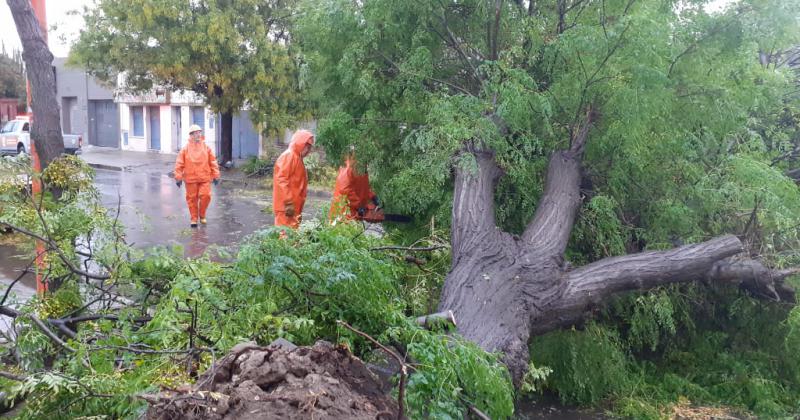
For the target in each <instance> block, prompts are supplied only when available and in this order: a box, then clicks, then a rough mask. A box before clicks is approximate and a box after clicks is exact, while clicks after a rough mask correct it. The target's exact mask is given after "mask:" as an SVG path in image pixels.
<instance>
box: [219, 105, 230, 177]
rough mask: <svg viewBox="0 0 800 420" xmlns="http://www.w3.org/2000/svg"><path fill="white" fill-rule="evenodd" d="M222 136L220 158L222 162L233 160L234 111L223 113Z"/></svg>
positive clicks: (221, 122)
mask: <svg viewBox="0 0 800 420" xmlns="http://www.w3.org/2000/svg"><path fill="white" fill-rule="evenodd" d="M220 126H221V130H222V137H221V142H222V144H220V160H221V161H222V164H223V165H224V164H227V163H228V162H231V161H233V112H230V111H227V112H223V113H222V119H221V121H220Z"/></svg>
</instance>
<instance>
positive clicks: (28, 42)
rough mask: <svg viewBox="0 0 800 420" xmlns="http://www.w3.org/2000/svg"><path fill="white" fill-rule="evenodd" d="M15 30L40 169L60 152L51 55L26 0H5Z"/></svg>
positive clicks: (59, 132) (62, 147)
mask: <svg viewBox="0 0 800 420" xmlns="http://www.w3.org/2000/svg"><path fill="white" fill-rule="evenodd" d="M6 1H7V2H8V6H9V8H11V14H12V15H13V16H14V23H15V24H16V27H17V33H18V34H19V37H20V40H21V41H22V51H23V52H22V57H23V59H24V60H25V66H26V68H27V75H28V80H29V81H30V85H31V108H32V109H33V122H32V123H31V132H30V137H31V144H33V145H34V146H35V147H36V152H37V153H38V155H39V160H40V162H41V166H42V168H41V169H45V168H46V167H47V165H49V164H50V162H52V161H53V160H54V159H56V158H57V157H59V156H61V154H62V153H64V140H63V138H62V135H61V121H60V115H59V107H58V100H57V99H56V79H55V72H54V71H53V54H52V53H51V52H50V50H49V49H48V48H47V43H46V42H45V40H44V37H43V35H42V30H41V28H40V27H39V21H38V19H36V15H34V13H33V9H32V8H31V4H30V1H29V0H6Z"/></svg>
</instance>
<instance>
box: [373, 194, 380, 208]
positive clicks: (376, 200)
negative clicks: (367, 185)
mask: <svg viewBox="0 0 800 420" xmlns="http://www.w3.org/2000/svg"><path fill="white" fill-rule="evenodd" d="M372 204H374V205H375V207H380V206H381V203H380V202H379V201H378V196H377V195H376V196H374V197H372Z"/></svg>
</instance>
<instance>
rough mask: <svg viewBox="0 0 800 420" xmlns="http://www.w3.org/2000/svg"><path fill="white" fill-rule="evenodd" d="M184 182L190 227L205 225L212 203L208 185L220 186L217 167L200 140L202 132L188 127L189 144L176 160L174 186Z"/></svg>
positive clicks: (215, 160)
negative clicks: (199, 224) (212, 183)
mask: <svg viewBox="0 0 800 420" xmlns="http://www.w3.org/2000/svg"><path fill="white" fill-rule="evenodd" d="M184 182H185V183H186V204H188V205H189V217H190V218H191V219H190V220H191V221H190V226H191V227H193V228H194V227H197V222H198V221H199V222H200V223H202V224H206V223H207V221H206V210H207V209H208V204H209V203H210V202H211V182H214V185H217V184H218V183H219V164H217V158H216V157H215V156H214V152H212V151H211V148H210V147H208V146H207V145H206V143H205V141H204V139H203V130H202V129H201V128H200V127H199V126H197V125H192V126H191V127H189V143H188V144H187V145H186V146H185V147H184V148H183V149H181V151H180V153H178V160H176V161H175V184H176V185H177V186H178V188H180V187H181V184H183V183H184Z"/></svg>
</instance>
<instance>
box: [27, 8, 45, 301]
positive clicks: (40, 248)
mask: <svg viewBox="0 0 800 420" xmlns="http://www.w3.org/2000/svg"><path fill="white" fill-rule="evenodd" d="M45 3H46V0H31V6H32V7H33V13H34V14H35V15H36V19H37V20H39V28H40V29H41V30H42V36H43V37H44V42H45V43H47V9H46V4H45ZM27 87H28V89H27V93H28V95H27V96H28V115H31V116H32V118H31V119H30V122H31V124H33V123H34V120H35V119H36V116H35V115H33V108H32V107H31V82H30V80H28V81H27ZM29 143H30V146H31V160H32V161H33V170H34V172H35V173H37V174H39V173H41V172H42V162H41V161H40V160H39V153H37V152H36V142H35V141H34V139H33V138H32V137H30V142H29ZM32 187H33V195H34V197H35V196H37V195H39V194H41V193H42V184H41V182H40V181H39V180H38V179H34V180H33V185H32ZM34 201H35V200H34ZM34 205H35V204H34ZM44 250H45V248H44V243H43V242H42V241H40V240H37V241H36V255H37V257H36V293H37V294H39V296H41V295H43V294H44V293H45V292H46V291H47V284H46V283H44V282H43V281H42V272H44V268H45V266H44Z"/></svg>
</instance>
